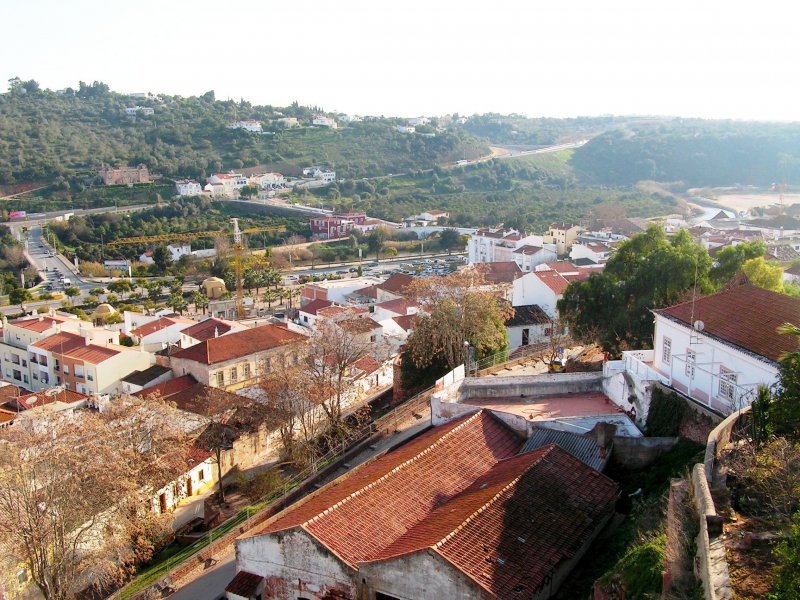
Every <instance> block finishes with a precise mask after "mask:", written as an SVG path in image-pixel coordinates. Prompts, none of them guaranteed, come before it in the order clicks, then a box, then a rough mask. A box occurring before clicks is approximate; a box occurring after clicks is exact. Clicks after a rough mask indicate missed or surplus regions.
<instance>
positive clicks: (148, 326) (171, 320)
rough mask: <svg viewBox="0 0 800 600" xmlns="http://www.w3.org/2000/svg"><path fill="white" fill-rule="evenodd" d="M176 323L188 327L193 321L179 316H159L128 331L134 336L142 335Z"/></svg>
mask: <svg viewBox="0 0 800 600" xmlns="http://www.w3.org/2000/svg"><path fill="white" fill-rule="evenodd" d="M178 323H182V324H185V325H186V326H187V327H189V326H190V325H193V324H194V321H192V320H190V319H183V318H181V317H161V318H160V319H157V320H155V321H151V322H150V323H145V324H144V325H142V326H141V327H137V328H136V329H134V330H132V331H131V332H130V333H131V335H135V336H136V337H144V336H146V335H150V334H151V333H155V332H156V331H160V330H162V329H166V328H167V327H170V326H172V325H176V324H178Z"/></svg>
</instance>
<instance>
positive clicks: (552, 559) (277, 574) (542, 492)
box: [227, 411, 617, 600]
mask: <svg viewBox="0 0 800 600" xmlns="http://www.w3.org/2000/svg"><path fill="white" fill-rule="evenodd" d="M522 446H523V440H522V439H521V438H518V437H517V435H516V434H515V433H514V432H513V431H512V430H511V429H510V428H508V427H507V426H506V425H504V424H503V423H502V422H501V421H500V420H499V419H497V418H495V417H494V416H493V415H491V414H489V413H488V412H486V411H478V412H476V413H473V414H471V415H467V416H465V417H461V418H458V419H455V420H453V421H451V422H449V423H446V424H443V425H440V426H438V427H434V428H432V429H430V430H429V431H427V432H426V433H424V434H422V435H420V436H417V437H416V438H414V439H412V440H411V441H409V442H407V443H406V444H404V445H403V446H401V447H399V448H397V449H396V450H394V451H392V452H389V453H387V454H384V455H383V456H381V457H379V458H377V459H374V460H372V461H370V462H368V463H365V464H362V465H360V466H358V467H356V468H354V469H352V470H351V471H350V472H349V473H347V474H345V475H344V476H342V477H340V478H339V479H337V480H336V481H335V482H332V483H331V484H329V485H327V486H325V487H323V488H322V489H320V490H318V491H316V492H314V493H312V494H311V495H309V496H307V497H306V498H304V499H303V500H301V501H300V502H298V503H296V504H294V505H292V506H290V507H289V508H287V509H286V510H284V511H282V512H281V513H278V514H277V515H276V516H274V517H272V518H271V519H269V520H268V521H267V522H266V523H265V524H264V525H263V527H262V528H261V529H260V530H259V531H258V532H257V533H255V534H254V535H251V536H248V537H241V538H239V539H238V540H237V541H236V559H237V564H236V570H237V575H236V576H235V578H234V579H233V581H232V582H231V584H229V587H228V588H227V589H228V590H229V592H228V594H229V595H228V598H234V597H237V598H255V597H256V595H257V594H258V593H261V591H263V593H264V594H265V595H272V597H276V598H301V597H302V598H311V597H315V598H341V599H345V598H349V599H355V598H363V599H366V600H385V599H387V598H437V597H440V598H465V599H487V598H513V597H516V596H517V595H519V596H520V597H524V598H542V599H544V598H549V597H550V596H551V595H552V594H554V593H555V591H556V590H557V589H558V586H559V585H560V584H561V582H562V581H563V580H564V579H565V578H566V577H567V575H568V574H569V571H570V570H571V568H572V567H573V565H574V564H575V563H576V562H577V560H578V559H579V558H580V556H581V555H582V554H583V553H584V552H585V551H586V550H587V548H588V546H589V545H590V543H591V542H592V540H593V539H594V538H595V537H596V535H597V533H598V532H599V531H600V529H601V528H602V527H603V526H604V525H605V523H606V522H607V521H608V519H609V518H610V517H611V515H612V514H613V511H614V501H615V499H616V495H617V486H616V484H615V483H614V482H612V481H611V480H610V479H608V478H607V477H605V476H604V475H601V474H600V473H598V472H597V471H595V470H594V469H592V468H591V467H589V466H588V465H586V464H585V463H583V462H582V461H580V460H578V459H576V458H574V457H573V456H572V455H570V454H569V453H568V452H566V451H565V450H562V449H561V448H559V447H558V446H555V445H552V444H551V445H548V446H545V447H542V448H538V449H536V450H533V451H532V452H527V453H523V454H518V453H519V451H520V450H521V449H522ZM412 499H413V501H411V500H412ZM509 519H512V521H509ZM264 557H269V560H264ZM409 573H411V574H413V576H409ZM243 574H246V575H243ZM231 590H236V592H235V594H236V595H235V596H234V595H231V594H232V591H231Z"/></svg>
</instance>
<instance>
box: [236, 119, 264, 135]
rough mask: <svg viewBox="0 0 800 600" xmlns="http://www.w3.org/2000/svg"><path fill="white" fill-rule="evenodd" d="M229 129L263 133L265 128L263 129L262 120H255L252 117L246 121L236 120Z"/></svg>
mask: <svg viewBox="0 0 800 600" xmlns="http://www.w3.org/2000/svg"><path fill="white" fill-rule="evenodd" d="M228 129H244V130H245V131H249V132H250V133H263V130H262V129H261V121H255V120H252V119H249V120H246V121H234V122H233V123H230V124H229V125H228Z"/></svg>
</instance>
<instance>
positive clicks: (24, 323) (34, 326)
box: [8, 316, 66, 333]
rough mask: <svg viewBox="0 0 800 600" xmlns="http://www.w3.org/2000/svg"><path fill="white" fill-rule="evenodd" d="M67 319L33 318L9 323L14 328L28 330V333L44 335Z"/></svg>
mask: <svg viewBox="0 0 800 600" xmlns="http://www.w3.org/2000/svg"><path fill="white" fill-rule="evenodd" d="M65 321H66V319H63V318H61V317H51V316H47V317H41V318H40V317H33V318H24V317H23V318H22V319H18V320H16V321H9V322H8V324H9V325H13V326H14V327H21V328H22V329H27V330H28V331H35V332H36V333H44V332H45V331H47V330H48V329H50V328H51V327H53V326H54V325H58V324H59V323H64V322H65Z"/></svg>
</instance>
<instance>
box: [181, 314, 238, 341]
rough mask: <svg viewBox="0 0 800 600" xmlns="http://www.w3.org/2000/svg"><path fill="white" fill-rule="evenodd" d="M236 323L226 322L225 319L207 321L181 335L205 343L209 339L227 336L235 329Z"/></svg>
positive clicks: (187, 329) (193, 326) (191, 327)
mask: <svg viewBox="0 0 800 600" xmlns="http://www.w3.org/2000/svg"><path fill="white" fill-rule="evenodd" d="M234 325H235V324H234V323H231V322H230V321H225V320H223V319H216V318H213V317H212V318H210V319H206V320H205V321H200V322H199V323H197V324H196V325H192V326H190V327H187V328H186V329H184V330H183V331H182V332H181V333H184V334H186V335H188V336H189V337H190V338H193V339H195V340H199V341H201V342H204V341H206V340H208V339H211V338H213V337H216V335H225V334H226V333H228V332H229V331H230V330H231V329H233V327H234Z"/></svg>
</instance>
